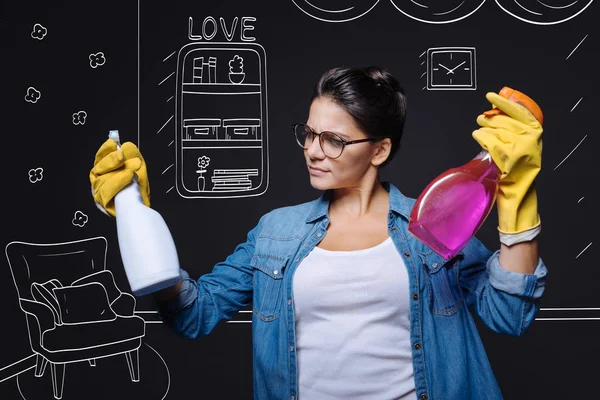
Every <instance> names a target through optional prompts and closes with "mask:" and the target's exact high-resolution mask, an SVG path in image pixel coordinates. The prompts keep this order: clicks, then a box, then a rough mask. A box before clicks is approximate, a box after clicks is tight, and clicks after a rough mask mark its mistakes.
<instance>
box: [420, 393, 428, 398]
mask: <svg viewBox="0 0 600 400" xmlns="http://www.w3.org/2000/svg"><path fill="white" fill-rule="evenodd" d="M419 398H420V399H421V400H427V394H426V393H422V394H421V395H420V396H419Z"/></svg>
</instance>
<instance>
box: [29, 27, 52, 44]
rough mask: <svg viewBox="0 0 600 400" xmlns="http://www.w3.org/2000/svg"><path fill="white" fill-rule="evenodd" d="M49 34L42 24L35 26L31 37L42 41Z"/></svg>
mask: <svg viewBox="0 0 600 400" xmlns="http://www.w3.org/2000/svg"><path fill="white" fill-rule="evenodd" d="M47 34H48V29H46V28H44V27H43V26H42V25H41V24H35V25H33V31H31V37H32V38H34V39H37V40H42V39H43V38H45V37H46V35H47Z"/></svg>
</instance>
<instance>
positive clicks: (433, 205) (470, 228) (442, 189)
mask: <svg viewBox="0 0 600 400" xmlns="http://www.w3.org/2000/svg"><path fill="white" fill-rule="evenodd" d="M499 178H500V171H499V170H498V167H497V166H496V164H494V161H493V160H492V157H491V156H490V154H489V153H488V152H487V151H482V152H481V153H479V154H478V155H477V156H476V157H475V158H474V159H472V160H471V161H469V162H468V163H466V164H464V165H462V166H460V167H458V168H452V169H449V170H447V171H445V172H444V173H442V174H441V175H439V176H438V177H437V178H435V179H434V180H433V181H431V182H430V183H429V185H428V186H427V187H426V188H425V190H423V192H422V193H421V195H420V196H419V198H418V199H417V202H416V203H415V205H414V207H413V209H412V211H411V214H410V222H409V224H408V230H409V231H410V232H411V233H412V234H413V235H414V236H416V237H417V238H418V239H420V240H421V241H422V242H424V243H425V244H426V245H428V246H429V247H431V248H432V249H433V250H434V251H435V252H437V253H438V254H439V255H441V256H442V257H444V258H445V259H450V258H452V257H454V256H455V255H456V254H457V253H458V252H459V251H460V250H462V248H463V247H464V246H465V245H466V244H467V243H468V242H469V240H470V239H471V238H472V237H473V236H474V235H475V233H476V232H477V231H478V230H479V228H480V227H481V225H482V224H483V222H484V221H485V219H486V218H487V216H488V214H489V213H490V211H491V209H492V207H493V205H494V202H495V201H496V193H497V190H498V182H499Z"/></svg>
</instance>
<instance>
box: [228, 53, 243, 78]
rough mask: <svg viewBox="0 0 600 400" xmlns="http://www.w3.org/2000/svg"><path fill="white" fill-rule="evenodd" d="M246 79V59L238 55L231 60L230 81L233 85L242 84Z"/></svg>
mask: <svg viewBox="0 0 600 400" xmlns="http://www.w3.org/2000/svg"><path fill="white" fill-rule="evenodd" d="M244 78H246V74H245V73H244V59H243V58H242V57H240V56H238V55H237V54H236V55H235V56H233V58H232V59H231V60H229V80H230V81H231V83H242V82H244Z"/></svg>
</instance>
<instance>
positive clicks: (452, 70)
mask: <svg viewBox="0 0 600 400" xmlns="http://www.w3.org/2000/svg"><path fill="white" fill-rule="evenodd" d="M464 63H466V61H463V62H461V63H460V64H458V65H457V66H456V67H454V68H452V69H451V70H450V72H452V73H454V70H455V69H456V68H458V67H460V66H461V65H463V64H464Z"/></svg>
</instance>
